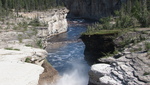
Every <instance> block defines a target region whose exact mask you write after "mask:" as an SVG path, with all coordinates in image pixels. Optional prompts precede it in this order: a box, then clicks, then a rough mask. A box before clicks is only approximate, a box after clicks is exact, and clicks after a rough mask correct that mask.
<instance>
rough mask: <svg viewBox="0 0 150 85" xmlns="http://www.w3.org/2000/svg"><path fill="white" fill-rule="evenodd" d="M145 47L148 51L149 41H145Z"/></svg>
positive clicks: (149, 49)
mask: <svg viewBox="0 0 150 85" xmlns="http://www.w3.org/2000/svg"><path fill="white" fill-rule="evenodd" d="M145 49H146V50H147V51H150V42H145Z"/></svg>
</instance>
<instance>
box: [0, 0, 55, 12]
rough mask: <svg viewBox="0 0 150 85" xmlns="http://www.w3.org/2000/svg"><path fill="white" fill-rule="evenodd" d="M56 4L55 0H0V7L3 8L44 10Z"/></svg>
mask: <svg viewBox="0 0 150 85" xmlns="http://www.w3.org/2000/svg"><path fill="white" fill-rule="evenodd" d="M57 5H58V4H57V3H56V0H0V8H1V9H5V10H8V9H15V10H19V11H20V10H25V11H32V10H44V9H48V8H51V7H55V6H57Z"/></svg>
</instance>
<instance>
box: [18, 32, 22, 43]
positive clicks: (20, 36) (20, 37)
mask: <svg viewBox="0 0 150 85" xmlns="http://www.w3.org/2000/svg"><path fill="white" fill-rule="evenodd" d="M18 40H19V42H20V43H22V40H23V36H22V34H19V35H18Z"/></svg>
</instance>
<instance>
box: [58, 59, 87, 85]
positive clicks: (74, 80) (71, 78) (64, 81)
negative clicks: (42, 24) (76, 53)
mask: <svg viewBox="0 0 150 85" xmlns="http://www.w3.org/2000/svg"><path fill="white" fill-rule="evenodd" d="M72 66H73V69H70V70H68V71H66V72H65V73H64V74H63V76H62V77H61V79H60V80H58V82H57V83H56V85H87V84H88V75H87V72H88V68H87V66H86V64H83V63H80V62H76V63H74V64H73V65H72Z"/></svg>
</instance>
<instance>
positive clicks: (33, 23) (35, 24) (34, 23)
mask: <svg viewBox="0 0 150 85" xmlns="http://www.w3.org/2000/svg"><path fill="white" fill-rule="evenodd" d="M29 25H32V26H40V21H39V19H38V18H35V19H33V20H32V21H30V23H29Z"/></svg>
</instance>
